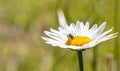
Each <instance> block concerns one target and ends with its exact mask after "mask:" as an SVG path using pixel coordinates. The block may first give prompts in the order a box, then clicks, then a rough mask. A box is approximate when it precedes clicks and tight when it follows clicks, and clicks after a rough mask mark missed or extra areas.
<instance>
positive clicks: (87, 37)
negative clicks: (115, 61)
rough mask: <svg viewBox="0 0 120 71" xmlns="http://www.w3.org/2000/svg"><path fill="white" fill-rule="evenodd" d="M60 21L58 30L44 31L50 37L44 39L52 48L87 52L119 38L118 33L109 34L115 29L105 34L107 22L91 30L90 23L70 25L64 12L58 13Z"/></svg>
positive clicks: (94, 26) (95, 25)
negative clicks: (88, 49) (100, 44)
mask: <svg viewBox="0 0 120 71" xmlns="http://www.w3.org/2000/svg"><path fill="white" fill-rule="evenodd" d="M58 19H59V23H60V27H58V30H54V29H52V28H51V29H50V31H44V33H45V34H46V35H47V36H48V37H42V38H43V39H44V40H45V42H46V43H47V44H51V45H52V46H58V47H61V48H69V49H72V50H85V49H87V48H91V47H94V46H96V45H97V44H99V43H101V42H103V41H106V40H109V39H112V38H115V37H116V36H117V33H113V34H108V33H110V32H111V31H112V30H113V28H111V29H110V30H108V31H105V32H103V30H104V29H105V26H106V22H103V23H102V24H101V25H100V26H99V27H98V25H97V24H94V25H93V26H92V27H91V28H90V27H89V22H86V23H85V24H84V23H83V22H79V21H77V22H76V24H73V23H71V24H70V25H68V24H67V22H66V20H65V17H64V14H63V12H62V11H58Z"/></svg>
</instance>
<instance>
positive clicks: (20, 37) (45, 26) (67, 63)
mask: <svg viewBox="0 0 120 71" xmlns="http://www.w3.org/2000/svg"><path fill="white" fill-rule="evenodd" d="M119 4H120V0H0V71H79V66H78V59H77V52H75V51H71V50H70V49H61V48H59V47H52V46H51V45H47V44H45V43H44V40H42V39H41V36H45V34H44V33H43V31H44V30H49V28H54V29H57V27H58V26H59V23H58V18H57V10H58V9H59V8H61V9H63V11H64V13H65V16H66V18H67V21H68V23H76V21H77V20H79V21H83V22H84V23H85V22H87V21H89V22H90V25H91V26H92V25H93V24H95V23H96V24H98V25H100V24H101V23H103V22H104V21H106V22H107V26H106V29H105V30H108V29H110V28H111V27H115V28H114V30H115V31H113V32H119V24H120V23H119V21H120V19H119V16H120V14H119V13H120V11H119V9H120V6H119ZM116 42H118V43H116ZM116 42H114V39H111V40H109V41H106V42H103V43H101V44H99V45H98V46H96V47H95V48H91V49H88V50H86V51H84V52H83V56H84V57H83V58H84V59H83V60H84V69H85V71H110V70H111V71H119V70H118V69H117V68H119V63H120V62H119V60H120V59H119V57H120V55H119V52H120V49H119V48H120V47H119V34H118V38H117V39H116Z"/></svg>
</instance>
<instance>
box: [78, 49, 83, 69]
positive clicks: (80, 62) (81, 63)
mask: <svg viewBox="0 0 120 71" xmlns="http://www.w3.org/2000/svg"><path fill="white" fill-rule="evenodd" d="M77 52H78V60H79V68H80V71H84V68H83V56H82V51H77Z"/></svg>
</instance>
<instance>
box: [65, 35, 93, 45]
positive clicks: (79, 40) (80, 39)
mask: <svg viewBox="0 0 120 71" xmlns="http://www.w3.org/2000/svg"><path fill="white" fill-rule="evenodd" d="M90 41H92V39H91V38H89V37H86V36H75V37H73V38H68V40H67V41H66V44H67V45H75V46H82V45H84V44H87V43H89V42H90Z"/></svg>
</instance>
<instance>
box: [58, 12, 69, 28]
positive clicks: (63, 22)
mask: <svg viewBox="0 0 120 71" xmlns="http://www.w3.org/2000/svg"><path fill="white" fill-rule="evenodd" d="M57 14H58V21H59V24H60V26H62V27H64V26H66V25H67V21H66V19H65V16H64V13H63V11H62V10H58V12H57Z"/></svg>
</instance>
